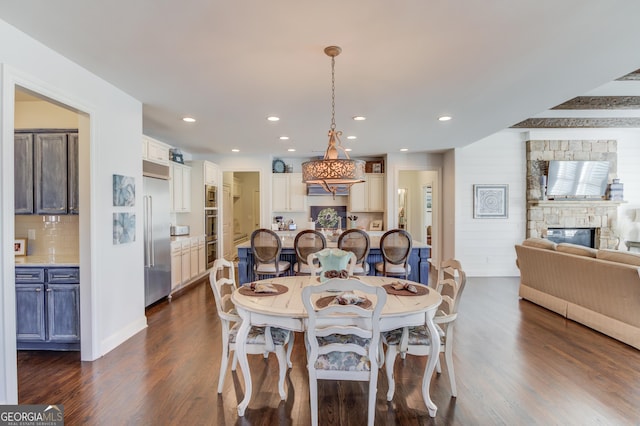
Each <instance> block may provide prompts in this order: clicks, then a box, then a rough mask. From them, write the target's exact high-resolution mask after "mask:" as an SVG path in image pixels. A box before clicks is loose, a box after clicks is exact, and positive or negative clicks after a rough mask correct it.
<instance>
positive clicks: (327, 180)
mask: <svg viewBox="0 0 640 426" xmlns="http://www.w3.org/2000/svg"><path fill="white" fill-rule="evenodd" d="M340 52H342V49H341V48H339V47H338V46H329V47H326V48H325V49H324V53H325V54H326V55H327V56H330V57H331V127H330V128H329V146H328V147H327V151H326V152H325V154H324V158H322V159H321V160H311V161H307V162H304V163H302V181H303V182H304V183H307V184H319V185H322V187H323V188H324V189H325V190H326V191H328V192H330V193H331V194H333V196H334V198H335V196H336V191H337V190H338V187H340V186H344V185H346V186H351V185H353V184H354V183H362V182H364V171H365V169H364V165H365V163H364V161H362V160H352V159H351V158H350V157H349V154H348V153H347V151H345V149H344V148H343V147H342V142H341V141H340V136H341V135H342V132H341V131H337V130H336V108H335V107H336V103H335V97H336V85H335V64H336V56H338V55H339V54H340ZM341 152H342V154H344V157H345V158H339V156H340V153H341Z"/></svg>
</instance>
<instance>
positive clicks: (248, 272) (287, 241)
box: [238, 231, 431, 285]
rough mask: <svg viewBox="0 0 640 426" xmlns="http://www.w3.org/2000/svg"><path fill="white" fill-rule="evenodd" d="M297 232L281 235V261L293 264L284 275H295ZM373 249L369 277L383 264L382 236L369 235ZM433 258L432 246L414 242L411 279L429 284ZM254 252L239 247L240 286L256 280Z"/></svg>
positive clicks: (246, 244) (247, 245)
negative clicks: (379, 263)
mask: <svg viewBox="0 0 640 426" xmlns="http://www.w3.org/2000/svg"><path fill="white" fill-rule="evenodd" d="M295 234H296V232H295V231H293V232H290V233H286V232H285V233H279V235H280V239H281V241H282V253H281V254H280V260H286V261H287V262H289V263H291V268H290V269H289V271H287V272H286V273H285V274H284V275H294V273H293V264H294V263H296V251H295V249H294V248H293V242H294V239H295ZM369 242H370V244H371V247H370V249H369V256H368V257H367V263H368V264H369V275H375V273H376V263H378V262H382V253H380V236H378V235H371V234H370V235H369ZM327 247H328V248H332V247H337V243H336V242H331V241H328V240H327ZM430 257H431V246H429V245H427V244H424V243H421V242H419V241H415V240H414V241H413V247H412V249H411V255H410V256H409V265H411V273H410V274H409V279H410V280H411V281H416V282H419V283H422V284H425V285H428V284H429V262H428V259H429V258H430ZM253 265H254V261H253V252H252V251H251V241H246V242H244V243H242V244H239V245H238V279H239V282H240V284H244V283H247V282H250V281H253V280H254V276H253Z"/></svg>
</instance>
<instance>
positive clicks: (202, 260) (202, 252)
mask: <svg viewBox="0 0 640 426" xmlns="http://www.w3.org/2000/svg"><path fill="white" fill-rule="evenodd" d="M197 240H198V275H200V274H204V273H205V271H206V270H207V251H206V250H207V246H206V240H205V237H204V235H201V236H199V237H197Z"/></svg>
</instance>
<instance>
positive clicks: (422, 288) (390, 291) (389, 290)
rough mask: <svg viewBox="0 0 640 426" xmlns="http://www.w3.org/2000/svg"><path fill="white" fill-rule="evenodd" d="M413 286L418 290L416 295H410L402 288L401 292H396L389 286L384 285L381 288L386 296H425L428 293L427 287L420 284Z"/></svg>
mask: <svg viewBox="0 0 640 426" xmlns="http://www.w3.org/2000/svg"><path fill="white" fill-rule="evenodd" d="M414 286H415V287H416V289H417V290H418V292H417V293H411V292H410V291H409V290H406V289H404V288H403V289H402V290H396V289H395V288H393V287H391V284H385V285H383V286H382V287H383V288H384V289H385V291H386V292H387V294H393V295H396V296H424V295H425V294H427V293H429V287H427V286H424V285H421V284H414Z"/></svg>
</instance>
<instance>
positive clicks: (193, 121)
mask: <svg viewBox="0 0 640 426" xmlns="http://www.w3.org/2000/svg"><path fill="white" fill-rule="evenodd" d="M182 121H184V122H186V123H195V122H196V119H195V118H193V117H183V118H182Z"/></svg>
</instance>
